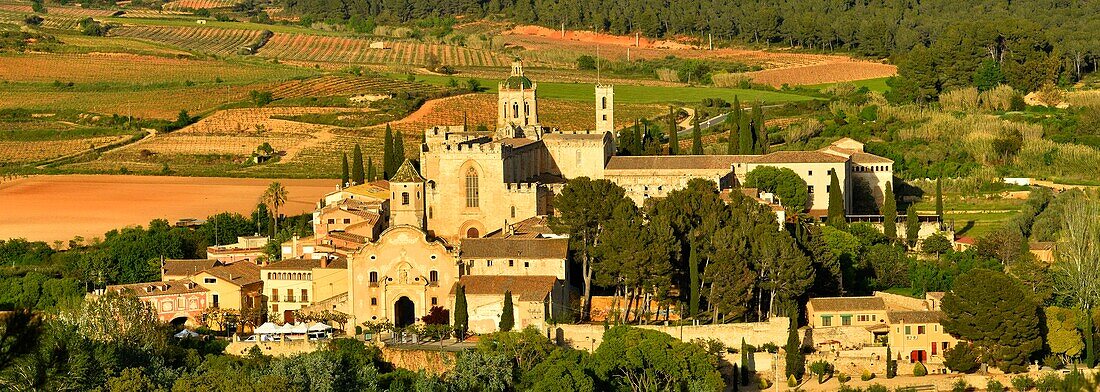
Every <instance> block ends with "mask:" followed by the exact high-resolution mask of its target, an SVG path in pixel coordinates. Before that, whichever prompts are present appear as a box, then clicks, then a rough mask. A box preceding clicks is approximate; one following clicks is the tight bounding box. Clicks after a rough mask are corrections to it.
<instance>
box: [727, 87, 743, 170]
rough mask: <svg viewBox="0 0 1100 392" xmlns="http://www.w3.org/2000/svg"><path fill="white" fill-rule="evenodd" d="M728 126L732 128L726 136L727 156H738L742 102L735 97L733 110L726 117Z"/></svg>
mask: <svg viewBox="0 0 1100 392" xmlns="http://www.w3.org/2000/svg"><path fill="white" fill-rule="evenodd" d="M726 124H727V125H728V126H729V127H730V129H729V133H728V134H727V135H726V154H729V155H734V154H737V152H738V151H737V147H738V145H737V144H738V139H739V138H740V137H741V134H740V130H741V128H740V125H741V100H740V99H738V98H737V96H736V95H734V96H733V110H732V111H730V114H729V115H727V116H726Z"/></svg>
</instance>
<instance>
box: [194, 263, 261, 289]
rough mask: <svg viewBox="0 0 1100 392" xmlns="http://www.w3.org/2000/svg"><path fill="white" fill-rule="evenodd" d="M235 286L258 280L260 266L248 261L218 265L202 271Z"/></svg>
mask: <svg viewBox="0 0 1100 392" xmlns="http://www.w3.org/2000/svg"><path fill="white" fill-rule="evenodd" d="M204 272H206V273H208V274H210V275H214V276H216V277H218V278H220V279H222V280H225V281H227V282H229V283H231V284H234V285H236V286H247V285H250V284H253V283H258V282H260V266H258V265H256V264H253V263H251V262H248V261H241V262H237V263H233V264H229V265H219V266H216V267H213V268H208V269H206V271H204Z"/></svg>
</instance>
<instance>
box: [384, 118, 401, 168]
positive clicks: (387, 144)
mask: <svg viewBox="0 0 1100 392" xmlns="http://www.w3.org/2000/svg"><path fill="white" fill-rule="evenodd" d="M394 159H395V156H394V151H393V130H392V129H390V124H386V134H385V136H384V137H383V138H382V178H383V179H386V180H389V179H390V178H391V177H393V175H394V173H396V172H397V167H398V165H399V164H394Z"/></svg>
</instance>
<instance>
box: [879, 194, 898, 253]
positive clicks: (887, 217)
mask: <svg viewBox="0 0 1100 392" xmlns="http://www.w3.org/2000/svg"><path fill="white" fill-rule="evenodd" d="M882 204H883V206H882V231H883V234H886V238H889V239H890V240H891V241H892V240H895V239H897V238H898V202H897V200H896V199H894V187H893V185H890V181H887V182H886V192H885V195H884V196H883V197H882Z"/></svg>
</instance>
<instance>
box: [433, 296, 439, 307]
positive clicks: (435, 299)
mask: <svg viewBox="0 0 1100 392" xmlns="http://www.w3.org/2000/svg"><path fill="white" fill-rule="evenodd" d="M436 305H439V298H437V297H432V306H436Z"/></svg>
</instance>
